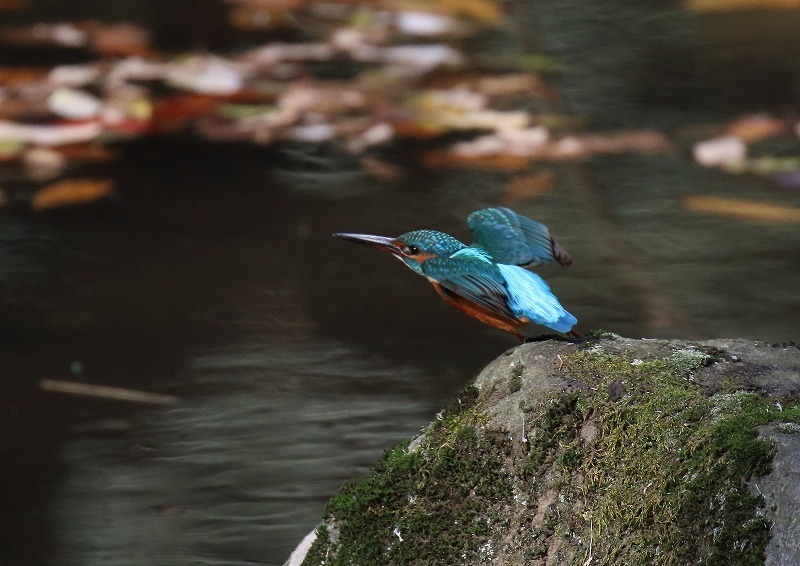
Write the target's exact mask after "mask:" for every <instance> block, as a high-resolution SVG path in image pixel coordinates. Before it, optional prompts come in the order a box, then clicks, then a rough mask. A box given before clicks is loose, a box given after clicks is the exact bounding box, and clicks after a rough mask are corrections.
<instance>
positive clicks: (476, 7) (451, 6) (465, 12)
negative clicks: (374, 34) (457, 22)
mask: <svg viewBox="0 0 800 566" xmlns="http://www.w3.org/2000/svg"><path fill="white" fill-rule="evenodd" d="M378 4H379V5H380V6H381V7H383V8H385V9H387V10H390V11H394V12H430V13H435V14H444V15H448V16H464V17H467V18H470V19H473V20H475V21H477V22H480V23H482V24H484V25H490V26H494V25H499V24H501V23H502V21H503V18H504V16H505V14H504V13H503V8H502V7H501V5H500V2H496V1H495V0H439V1H438V2H431V1H430V0H379V2H378Z"/></svg>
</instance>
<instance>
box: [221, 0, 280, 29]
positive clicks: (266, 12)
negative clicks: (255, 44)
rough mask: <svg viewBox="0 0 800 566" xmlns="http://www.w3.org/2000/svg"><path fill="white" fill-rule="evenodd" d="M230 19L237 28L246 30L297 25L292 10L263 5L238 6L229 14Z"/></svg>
mask: <svg viewBox="0 0 800 566" xmlns="http://www.w3.org/2000/svg"><path fill="white" fill-rule="evenodd" d="M228 21H229V22H230V24H231V26H233V27H235V28H236V29H240V30H245V31H253V30H263V29H275V28H278V27H282V26H293V25H295V19H294V14H292V13H291V12H290V11H287V10H286V9H283V8H266V7H263V6H236V7H234V8H233V9H231V12H230V14H228Z"/></svg>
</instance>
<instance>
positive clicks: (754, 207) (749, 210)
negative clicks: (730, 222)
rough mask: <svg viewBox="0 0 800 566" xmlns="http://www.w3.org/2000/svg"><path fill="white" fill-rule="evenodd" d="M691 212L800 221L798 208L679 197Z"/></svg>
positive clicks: (711, 198) (698, 196)
mask: <svg viewBox="0 0 800 566" xmlns="http://www.w3.org/2000/svg"><path fill="white" fill-rule="evenodd" d="M681 203H682V204H683V206H684V208H686V209H688V210H691V211H693V212H700V213H703V214H713V215H716V216H726V217H729V218H736V219H739V220H750V221H752V222H768V223H773V224H794V223H800V208H797V207H793V206H782V205H780V204H773V203H769V202H759V201H754V200H745V199H732V198H723V197H713V196H703V195H689V196H685V197H683V198H682V199H681Z"/></svg>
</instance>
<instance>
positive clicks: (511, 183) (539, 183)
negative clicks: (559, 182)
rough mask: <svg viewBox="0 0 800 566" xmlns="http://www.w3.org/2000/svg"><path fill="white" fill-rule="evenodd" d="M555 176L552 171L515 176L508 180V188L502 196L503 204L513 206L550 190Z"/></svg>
mask: <svg viewBox="0 0 800 566" xmlns="http://www.w3.org/2000/svg"><path fill="white" fill-rule="evenodd" d="M555 180H556V176H555V175H554V174H553V172H552V171H539V172H537V173H530V174H526V175H516V176H514V177H512V178H511V179H509V180H508V188H507V189H506V192H505V194H504V195H503V198H502V201H503V204H515V203H518V202H520V201H524V200H527V199H530V198H533V197H536V196H539V195H542V194H544V193H547V192H549V191H550V190H552V188H553V185H554V184H555Z"/></svg>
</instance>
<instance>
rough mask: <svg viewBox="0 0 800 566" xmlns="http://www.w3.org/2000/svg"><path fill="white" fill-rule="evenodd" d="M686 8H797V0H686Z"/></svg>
mask: <svg viewBox="0 0 800 566" xmlns="http://www.w3.org/2000/svg"><path fill="white" fill-rule="evenodd" d="M683 6H684V8H686V9H687V10H694V11H696V12H728V11H732V10H754V9H758V8H761V9H763V8H773V9H774V8H784V9H789V10H792V9H797V0H684V2H683Z"/></svg>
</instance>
